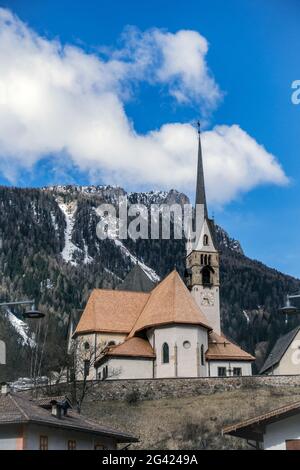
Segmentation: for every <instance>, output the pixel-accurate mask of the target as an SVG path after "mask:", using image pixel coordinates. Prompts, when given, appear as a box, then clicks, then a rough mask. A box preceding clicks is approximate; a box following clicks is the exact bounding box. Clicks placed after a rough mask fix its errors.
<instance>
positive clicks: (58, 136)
mask: <svg viewBox="0 0 300 470" xmlns="http://www.w3.org/2000/svg"><path fill="white" fill-rule="evenodd" d="M207 48H208V45H207V41H206V39H205V38H203V37H202V36H201V35H200V34H199V33H197V32H194V31H179V32H177V33H176V34H171V33H167V32H164V31H160V30H157V29H154V30H151V31H147V32H145V33H141V32H139V31H138V30H136V29H132V28H131V29H129V30H127V31H126V32H125V35H124V42H123V46H122V48H121V49H120V50H118V51H110V53H109V56H108V58H107V59H106V60H104V59H103V58H101V57H99V56H97V55H92V54H87V53H86V52H84V51H83V50H81V49H79V48H75V47H72V46H62V45H61V44H60V42H59V41H49V40H46V39H44V38H41V37H39V36H38V35H37V34H36V33H34V32H33V31H31V30H30V29H29V28H28V27H27V26H26V25H24V23H22V22H21V21H19V20H18V19H17V18H16V17H14V16H13V15H12V14H11V13H10V12H9V11H8V10H5V9H0V129H1V130H0V167H1V169H2V171H3V172H4V174H5V175H6V177H7V178H9V179H11V180H17V178H18V171H21V170H22V168H26V169H30V168H32V167H33V166H34V164H35V163H36V162H38V161H39V160H41V159H42V158H43V157H44V156H46V155H49V154H52V155H57V154H62V153H63V154H66V155H68V156H69V158H70V160H71V161H72V162H73V164H74V165H76V166H77V167H78V168H79V169H81V170H84V171H87V172H88V173H89V174H90V176H91V180H92V179H94V180H95V179H96V178H99V175H100V174H101V175H102V177H103V175H104V176H105V177H106V181H107V182H109V183H116V184H120V185H124V186H126V187H128V188H130V189H133V187H135V188H138V187H139V186H141V185H144V186H148V187H163V188H170V187H177V188H178V189H181V190H185V191H188V190H189V189H190V188H191V185H192V184H194V177H195V165H196V147H195V146H196V139H195V131H194V129H193V128H192V127H191V126H190V125H188V124H179V123H177V124H165V125H164V126H162V128H161V129H159V130H154V131H152V132H149V133H148V134H146V135H140V134H138V133H137V132H136V131H135V129H134V126H133V124H132V123H131V122H130V120H129V119H128V117H127V115H126V113H125V109H124V103H125V100H126V99H129V98H130V93H132V89H131V86H132V84H135V83H138V82H139V81H141V80H147V81H148V82H150V83H152V84H156V85H157V84H161V85H163V86H166V87H167V89H168V90H169V92H170V94H171V95H172V96H174V97H175V98H176V99H177V100H178V101H180V102H184V103H190V102H193V103H197V104H198V105H199V106H202V109H204V110H206V111H207V110H208V109H212V108H213V107H214V106H216V104H217V103H218V101H219V99H220V92H219V89H218V86H217V85H216V83H215V82H214V80H213V78H212V77H211V75H210V73H209V71H208V67H207V64H206V61H205V56H206V53H207ZM203 146H204V154H205V158H206V168H207V180H208V192H209V195H210V199H211V201H213V202H214V203H215V204H223V203H226V202H228V201H230V200H232V199H233V198H235V197H236V196H237V195H239V194H240V193H241V192H243V191H247V190H249V189H251V188H253V187H255V186H256V185H258V184H262V183H276V184H284V183H285V182H286V177H285V175H284V172H283V171H282V169H281V168H280V166H279V164H278V162H277V161H276V159H275V157H273V156H272V155H270V154H269V153H268V152H267V151H266V150H265V149H264V148H263V147H261V146H259V145H258V144H257V143H256V142H255V140H254V139H252V138H251V137H250V136H249V135H247V133H246V132H244V131H242V130H241V129H240V128H239V127H238V126H231V127H227V126H219V127H216V128H215V129H213V130H212V131H208V132H205V133H204V135H203ZM220 177H221V181H222V186H221V185H220Z"/></svg>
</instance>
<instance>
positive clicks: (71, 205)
mask: <svg viewBox="0 0 300 470" xmlns="http://www.w3.org/2000/svg"><path fill="white" fill-rule="evenodd" d="M57 203H58V205H59V208H60V210H61V211H62V212H63V214H64V216H65V220H66V228H65V233H64V237H65V245H64V249H63V250H62V252H61V256H62V258H63V259H64V260H65V261H66V263H71V264H73V265H74V266H76V265H77V263H76V261H74V260H73V255H74V253H75V252H76V251H78V250H79V248H78V247H77V246H76V245H74V243H72V241H71V239H72V232H73V228H74V223H75V218H74V215H75V212H76V210H77V203H76V202H74V201H71V202H68V203H63V202H61V201H59V200H58V201H57Z"/></svg>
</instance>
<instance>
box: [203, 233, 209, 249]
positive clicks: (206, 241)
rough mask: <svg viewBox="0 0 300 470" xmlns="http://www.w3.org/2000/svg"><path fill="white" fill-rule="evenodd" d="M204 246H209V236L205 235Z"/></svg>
mask: <svg viewBox="0 0 300 470" xmlns="http://www.w3.org/2000/svg"><path fill="white" fill-rule="evenodd" d="M203 245H204V246H207V245H208V236H207V235H204V236H203Z"/></svg>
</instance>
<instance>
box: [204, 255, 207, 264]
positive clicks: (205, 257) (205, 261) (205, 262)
mask: <svg viewBox="0 0 300 470" xmlns="http://www.w3.org/2000/svg"><path fill="white" fill-rule="evenodd" d="M204 264H205V265H206V264H207V255H205V256H204Z"/></svg>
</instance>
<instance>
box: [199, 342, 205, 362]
mask: <svg viewBox="0 0 300 470" xmlns="http://www.w3.org/2000/svg"><path fill="white" fill-rule="evenodd" d="M200 353H201V366H204V346H203V344H201V351H200Z"/></svg>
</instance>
